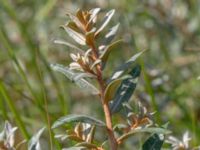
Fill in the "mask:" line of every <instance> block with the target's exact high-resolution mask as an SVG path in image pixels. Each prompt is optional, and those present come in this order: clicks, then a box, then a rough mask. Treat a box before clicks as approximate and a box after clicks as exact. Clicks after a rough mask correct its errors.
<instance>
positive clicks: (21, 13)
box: [0, 0, 200, 145]
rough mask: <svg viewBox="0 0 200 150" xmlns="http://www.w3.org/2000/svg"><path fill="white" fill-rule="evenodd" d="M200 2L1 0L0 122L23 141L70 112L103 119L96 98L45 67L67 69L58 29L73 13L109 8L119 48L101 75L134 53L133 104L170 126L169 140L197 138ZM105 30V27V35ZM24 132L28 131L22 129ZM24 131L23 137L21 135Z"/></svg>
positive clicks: (199, 117)
mask: <svg viewBox="0 0 200 150" xmlns="http://www.w3.org/2000/svg"><path fill="white" fill-rule="evenodd" d="M199 6H200V1H198V0H123V1H120V0H118V1H116V0H66V1H63V0H58V1H56V0H0V81H1V84H0V85H1V92H0V124H1V125H3V122H4V120H11V121H13V122H15V123H16V124H17V125H18V126H20V129H21V130H20V131H21V132H22V133H23V135H24V136H27V137H28V136H29V134H32V133H34V132H35V131H37V130H38V129H39V128H41V127H42V126H44V125H45V124H47V121H46V113H45V112H46V111H45V110H46V109H47V107H45V106H46V105H45V103H47V106H48V112H49V115H50V121H51V122H53V121H54V120H55V119H57V118H58V117H60V116H63V115H65V114H69V113H70V114H71V113H84V114H90V115H93V116H98V117H99V118H101V119H103V113H102V109H101V106H100V105H99V104H100V103H99V102H98V101H97V100H96V99H97V98H96V97H93V96H90V95H89V94H87V93H84V92H83V91H81V90H79V89H78V88H77V87H76V86H74V85H73V84H72V83H70V82H69V80H67V79H66V78H65V77H63V76H62V75H60V74H57V73H54V72H52V70H51V69H50V67H49V65H50V64H51V63H61V64H64V65H68V64H69V61H70V58H69V53H70V52H71V50H70V49H69V48H68V47H65V46H61V45H56V44H54V43H53V40H54V39H60V38H61V39H65V40H66V41H68V40H69V37H68V35H67V34H66V33H65V32H64V31H63V30H62V29H60V28H59V26H60V25H62V24H64V23H66V22H67V20H68V18H67V17H66V12H72V13H75V12H76V10H77V9H78V8H81V9H84V10H85V9H86V10H87V9H91V8H94V7H100V8H102V12H103V13H104V12H106V11H108V10H110V9H116V13H115V15H114V17H113V19H112V21H111V22H110V24H109V26H110V27H112V25H115V24H117V23H120V28H119V32H118V36H117V38H118V39H119V38H122V39H124V41H125V42H124V43H123V44H122V45H121V46H120V47H117V48H116V50H115V52H114V53H113V54H112V56H111V57H110V58H109V64H108V67H107V69H106V71H105V72H106V74H107V75H109V74H111V72H112V70H113V68H116V67H117V66H118V65H120V64H121V63H123V62H124V61H125V60H127V59H128V58H129V57H130V56H131V55H133V54H135V53H137V52H138V51H141V50H145V49H146V50H147V51H146V52H145V53H144V54H143V56H142V57H141V59H140V61H139V62H140V64H141V65H142V68H143V70H142V76H141V77H140V81H139V83H138V87H137V90H136V91H135V94H134V96H133V98H132V99H133V100H140V101H141V102H142V103H143V104H144V105H145V106H147V107H148V109H149V110H150V111H156V114H155V122H157V123H158V124H159V125H162V124H164V123H166V122H168V121H169V122H170V124H169V128H170V129H171V130H172V131H173V134H174V135H176V136H178V137H179V136H181V135H182V133H183V132H185V131H187V130H188V131H189V132H190V135H191V136H192V138H193V141H192V143H193V144H194V145H197V144H198V141H200V101H199V100H200V80H197V77H198V76H199V75H200V9H199ZM108 29H109V28H108V27H107V30H108ZM25 128H26V129H27V131H26V130H25ZM27 132H28V133H27Z"/></svg>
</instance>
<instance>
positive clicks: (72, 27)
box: [65, 21, 82, 33]
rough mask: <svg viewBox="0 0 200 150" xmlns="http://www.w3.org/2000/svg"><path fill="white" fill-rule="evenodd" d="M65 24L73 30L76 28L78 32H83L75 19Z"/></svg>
mask: <svg viewBox="0 0 200 150" xmlns="http://www.w3.org/2000/svg"><path fill="white" fill-rule="evenodd" d="M65 26H67V27H69V28H71V29H72V30H74V31H76V32H78V33H82V32H81V30H80V28H79V27H78V26H77V25H76V23H75V22H74V21H69V22H68V23H67V24H66V25H65Z"/></svg>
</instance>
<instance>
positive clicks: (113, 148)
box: [97, 66, 118, 150]
mask: <svg viewBox="0 0 200 150" xmlns="http://www.w3.org/2000/svg"><path fill="white" fill-rule="evenodd" d="M97 70H98V73H99V74H98V82H99V85H100V87H101V94H100V96H101V102H102V105H103V110H104V115H105V120H106V127H107V132H108V138H109V143H110V146H111V150H117V148H118V143H117V140H116V138H115V135H114V132H113V128H112V118H111V113H110V109H109V106H108V103H105V100H104V92H105V83H104V81H103V78H102V70H101V67H100V66H97Z"/></svg>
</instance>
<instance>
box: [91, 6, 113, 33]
mask: <svg viewBox="0 0 200 150" xmlns="http://www.w3.org/2000/svg"><path fill="white" fill-rule="evenodd" d="M114 13H115V10H110V11H109V12H108V13H106V15H105V17H104V19H103V23H102V25H101V27H100V28H99V29H98V30H97V32H96V33H95V37H96V36H97V35H98V34H99V33H100V32H101V31H102V30H103V29H104V28H105V27H106V25H107V24H108V23H109V21H110V19H111V18H112V16H113V15H114Z"/></svg>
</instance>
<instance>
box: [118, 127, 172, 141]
mask: <svg viewBox="0 0 200 150" xmlns="http://www.w3.org/2000/svg"><path fill="white" fill-rule="evenodd" d="M145 132H146V133H157V134H170V133H171V131H169V130H167V129H163V128H157V127H151V128H141V129H133V130H131V131H130V132H128V133H125V134H123V135H122V136H121V137H119V138H118V139H117V141H118V142H122V141H124V140H125V139H127V138H129V137H131V136H133V135H135V134H136V133H145Z"/></svg>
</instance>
